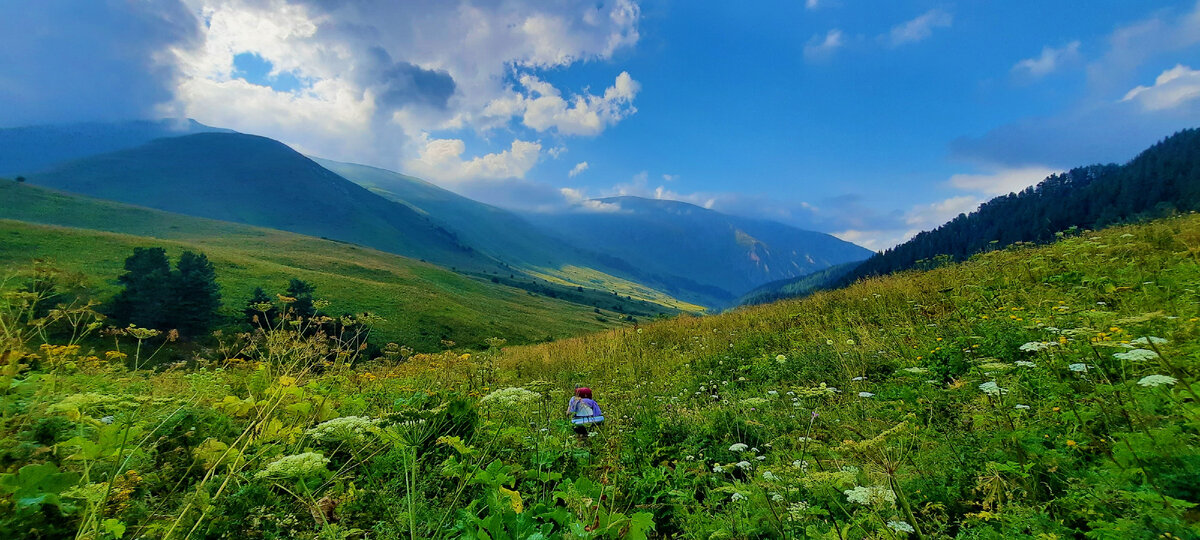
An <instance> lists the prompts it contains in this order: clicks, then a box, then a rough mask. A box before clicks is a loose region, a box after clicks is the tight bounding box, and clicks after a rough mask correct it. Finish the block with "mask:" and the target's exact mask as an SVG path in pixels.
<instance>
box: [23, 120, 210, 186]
mask: <svg viewBox="0 0 1200 540" xmlns="http://www.w3.org/2000/svg"><path fill="white" fill-rule="evenodd" d="M207 132H220V133H232V131H230V130H227V129H221V128H214V127H210V126H206V125H204V124H201V123H199V122H197V121H195V120H191V119H188V120H138V121H131V122H85V123H78V124H54V125H42V126H26V127H14V128H3V129H0V176H17V175H19V174H24V175H28V174H30V173H34V172H38V171H41V170H43V169H47V168H50V167H52V166H54V165H59V164H61V163H63V162H66V161H70V160H73V159H79V158H82V157H87V156H92V155H96V154H103V153H106V152H113V151H117V150H124V149H126V148H133V147H135V146H140V145H143V144H146V143H148V142H150V141H152V140H154V139H159V138H162V137H178V136H181V135H190V134H193V133H207Z"/></svg>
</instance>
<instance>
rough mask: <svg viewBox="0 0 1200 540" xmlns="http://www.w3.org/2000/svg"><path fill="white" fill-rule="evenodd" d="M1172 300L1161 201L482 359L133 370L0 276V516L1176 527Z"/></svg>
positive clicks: (202, 362)
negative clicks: (576, 418)
mask: <svg viewBox="0 0 1200 540" xmlns="http://www.w3.org/2000/svg"><path fill="white" fill-rule="evenodd" d="M5 227H6V228H7V229H6V232H5V233H4V234H6V235H11V233H10V232H7V231H8V230H12V229H17V231H18V232H19V233H21V234H34V232H36V230H37V229H36V228H34V227H29V226H21V227H24V228H19V227H17V226H15V225H12V224H7V223H6V224H5ZM26 230H33V231H34V232H28V233H26V232H25V231H26ZM89 234H90V233H89ZM15 237H16V238H20V235H16V236H15ZM8 239H9V236H5V241H6V242H8V241H9V240H8ZM87 242H88V241H87V240H86V239H81V240H80V243H79V244H78V245H77V246H76V247H77V248H78V247H80V246H83V245H86V244H87ZM62 249H63V250H69V249H71V246H70V245H67V244H64V247H63V248H62ZM231 249H232V248H231ZM209 253H210V257H213V258H214V260H218V261H225V262H224V263H223V264H226V265H227V266H226V267H225V268H229V267H230V266H228V265H229V264H231V263H232V262H233V261H232V260H231V259H222V258H220V256H219V253H221V252H220V251H218V250H209ZM214 255H218V256H214ZM239 264H241V263H239ZM330 264H332V263H330ZM356 279H362V278H356ZM314 281H315V280H314ZM327 285H328V287H329V288H333V287H334V286H333V285H332V284H327V283H326V282H318V290H319V291H323V292H330V293H331V294H330V295H331V297H337V295H336V294H335V293H333V292H332V291H328V290H327V289H324V288H323V287H326V286H327ZM347 287H348V288H349V285H348V286H347ZM1198 291H1200V216H1196V215H1187V216H1183V217H1178V218H1172V219H1166V220H1160V221H1156V222H1152V223H1148V224H1145V225H1137V226H1128V227H1118V228H1112V229H1107V230H1103V231H1099V232H1090V231H1085V232H1083V233H1082V234H1081V235H1079V236H1074V237H1068V238H1064V239H1062V240H1061V241H1059V242H1057V243H1055V244H1053V245H1051V246H1045V247H1033V246H1014V247H1011V248H1008V249H1005V250H1000V251H994V252H990V253H987V254H983V255H980V256H976V257H975V258H973V259H971V260H970V261H968V262H966V263H963V264H958V265H951V266H945V267H941V268H936V269H933V270H929V271H925V272H912V273H905V274H901V275H895V276H889V277H883V278H875V279H871V280H869V281H865V282H860V283H858V284H856V285H853V286H851V287H849V288H846V289H842V290H837V291H830V292H823V293H819V294H816V295H813V296H811V297H809V298H806V299H803V300H793V301H784V302H779V303H774V304H769V305H764V306H757V307H751V308H744V309H739V310H736V311H733V312H730V313H726V314H722V315H718V316H708V317H689V316H681V317H677V318H675V319H672V320H667V321H661V322H655V323H652V324H644V325H641V326H639V327H637V328H622V329H617V330H609V331H604V332H599V333H593V334H589V335H585V336H581V337H575V338H570V339H563V340H559V341H554V342H550V343H544V344H537V345H523V346H512V345H508V344H506V343H504V341H503V340H502V339H495V340H491V341H490V347H489V348H488V349H487V350H485V351H482V352H476V351H465V350H458V351H446V352H441V353H435V354H407V353H402V352H397V351H395V350H385V351H384V354H383V355H382V356H380V357H378V358H366V357H362V356H360V348H359V344H358V342H357V341H355V338H354V336H347V335H333V336H326V335H320V334H316V335H314V334H310V333H307V332H305V324H306V322H305V321H284V322H282V323H281V324H280V325H279V326H278V327H273V328H262V329H259V330H258V331H255V332H250V333H244V334H238V335H228V336H222V337H221V338H220V339H221V341H220V345H219V346H215V347H214V348H212V349H211V350H209V351H207V352H206V353H204V354H203V355H202V358H201V359H199V365H198V366H197V367H196V368H194V369H193V368H188V369H183V368H178V369H168V370H165V371H157V372H151V371H146V370H131V369H129V367H128V366H129V363H130V362H129V361H130V358H131V357H138V356H141V355H143V354H145V351H147V350H150V349H152V348H153V346H155V343H156V340H157V339H161V337H146V336H140V335H136V334H131V333H129V332H124V333H122V332H119V331H118V332H111V331H110V333H109V335H106V340H108V341H111V342H112V343H113V346H112V347H106V348H103V349H95V350H89V349H87V348H85V347H84V346H79V345H78V344H80V343H85V342H86V339H85V338H84V337H81V335H84V334H87V332H88V331H89V330H88V329H89V324H88V323H89V322H90V321H91V318H90V317H91V316H90V315H89V314H88V310H87V309H86V308H71V307H64V308H60V309H58V310H57V311H52V312H50V313H49V314H48V315H46V316H45V317H41V316H40V315H39V316H38V317H32V316H31V314H32V313H35V312H37V311H38V308H37V305H36V300H37V299H36V295H30V294H28V293H15V292H10V293H9V294H7V295H6V296H4V303H3V304H2V305H3V306H4V308H5V309H4V311H3V313H2V314H0V321H2V322H3V323H4V326H3V328H0V330H3V334H0V337H2V338H3V339H4V341H3V347H0V350H3V359H2V361H0V369H3V372H2V373H0V375H2V378H0V383H3V384H2V385H0V387H2V388H5V390H4V392H3V394H0V408H2V409H0V410H2V411H3V416H2V417H0V418H2V422H3V423H2V424H0V464H2V466H3V468H4V470H5V473H4V474H3V476H0V490H2V491H3V493H5V494H6V495H5V498H4V499H3V500H0V534H3V535H5V536H6V537H12V536H18V535H20V536H26V537H45V538H50V537H63V536H74V537H77V538H133V537H138V538H142V537H144V538H381V539H383V538H397V539H398V538H458V537H464V538H491V539H500V538H514V539H515V538H821V539H839V540H843V539H851V538H877V539H900V538H963V539H1001V538H1043V539H1053V538H1112V539H1116V538H1121V539H1126V538H1146V539H1150V538H1196V537H1198V536H1200V512H1198V511H1197V504H1200V488H1198V487H1197V486H1198V485H1200V484H1197V483H1196V478H1198V477H1200V433H1198V431H1197V430H1198V429H1200V396H1198V395H1197V394H1196V391H1197V390H1200V388H1197V385H1198V384H1200V378H1198V377H1197V370H1200V302H1198V300H1200V298H1198V296H1197V295H1198ZM74 329H82V330H74ZM90 331H91V332H93V333H94V332H100V331H101V330H100V329H98V328H91V330H90ZM495 335H496V336H497V337H498V338H504V337H507V336H506V334H504V333H503V332H502V331H497V332H496V333H495ZM47 342H48V343H47ZM577 384H583V385H587V386H590V387H591V388H592V389H593V391H594V392H595V398H596V400H597V401H598V402H599V404H600V406H601V407H602V409H603V412H604V415H605V417H606V421H605V422H604V423H603V424H602V425H601V426H600V427H598V428H595V429H592V430H591V431H590V432H589V433H588V435H587V436H584V437H578V436H576V435H575V434H574V433H573V432H572V430H571V426H570V425H569V424H568V423H567V422H566V421H565V419H564V416H563V411H564V410H565V409H566V404H567V398H568V396H569V395H570V393H571V391H572V388H573V387H574V385H577Z"/></svg>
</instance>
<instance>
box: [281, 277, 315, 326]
mask: <svg viewBox="0 0 1200 540" xmlns="http://www.w3.org/2000/svg"><path fill="white" fill-rule="evenodd" d="M316 290H317V288H316V287H314V286H313V285H312V284H311V283H308V282H307V281H302V280H299V279H296V278H292V280H291V281H290V282H288V288H287V295H288V296H290V297H292V298H295V299H296V301H295V302H293V303H292V306H291V309H292V312H293V313H295V314H296V315H297V316H299V317H304V318H309V317H312V316H314V315H316V314H317V308H316V307H314V306H313V292H314V291H316Z"/></svg>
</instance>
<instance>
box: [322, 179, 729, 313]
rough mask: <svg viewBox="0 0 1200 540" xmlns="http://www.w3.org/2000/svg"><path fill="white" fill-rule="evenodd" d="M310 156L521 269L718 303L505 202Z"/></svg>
mask: <svg viewBox="0 0 1200 540" xmlns="http://www.w3.org/2000/svg"><path fill="white" fill-rule="evenodd" d="M313 160H314V161H316V162H317V163H319V164H320V165H322V166H324V167H325V168H327V169H329V170H331V171H333V172H336V173H338V174H339V175H341V176H342V177H344V178H346V179H348V180H350V181H352V182H355V183H357V184H359V185H361V186H363V187H365V188H367V189H370V190H371V191H372V192H375V193H377V194H379V195H381V196H383V197H385V198H387V199H389V200H391V201H394V202H397V203H401V204H404V205H407V206H409V207H410V208H412V209H414V210H416V211H418V212H420V213H421V214H422V215H424V216H427V217H429V218H430V219H431V220H433V221H434V222H436V223H438V224H440V225H441V226H443V227H445V228H446V229H448V230H450V231H453V232H454V233H455V234H457V235H458V237H459V238H461V239H463V241H464V242H466V243H468V244H469V245H471V246H472V247H474V248H475V249H477V250H479V251H480V252H483V253H485V254H487V255H490V256H491V257H493V258H495V259H498V260H500V261H503V262H504V263H505V264H507V265H509V266H510V267H511V268H512V269H513V270H514V271H515V272H517V273H525V274H528V275H531V276H536V277H538V278H541V279H545V280H548V281H551V282H554V283H558V284H561V285H565V286H583V287H588V288H598V289H605V290H610V291H613V292H615V293H618V294H621V295H624V296H630V297H632V298H636V299H641V300H643V301H648V302H653V303H657V304H660V305H663V306H667V307H668V308H670V309H678V310H684V311H701V310H703V307H701V305H697V304H693V303H690V302H688V301H680V300H679V299H684V300H689V301H694V302H698V303H699V304H704V305H708V306H713V305H716V303H715V302H713V301H712V299H711V298H710V297H708V296H706V294H705V293H710V292H712V290H711V288H706V287H703V286H699V285H696V284H695V283H693V282H691V281H690V280H688V279H685V278H680V277H677V276H663V275H657V274H652V273H649V272H646V271H644V270H642V269H640V268H637V267H636V266H634V265H632V264H630V263H628V262H626V261H624V260H622V259H620V258H619V257H614V256H612V255H605V254H601V253H597V252H595V251H593V250H592V246H589V245H588V244H586V243H579V244H572V243H570V242H567V241H566V240H563V239H561V238H558V237H556V236H554V235H552V234H551V233H550V232H549V231H546V230H544V229H543V228H541V227H539V226H537V225H534V224H532V223H530V222H529V221H528V220H526V219H525V218H523V217H521V216H519V215H517V214H515V213H513V212H510V211H508V210H505V209H502V208H497V207H495V206H491V205H488V204H484V203H481V202H478V201H475V200H472V199H469V198H466V197H463V196H461V195H458V194H456V193H453V192H451V191H448V190H445V189H442V188H440V187H438V186H435V185H433V184H431V183H429V182H426V181H424V180H421V179H419V178H415V177H412V176H407V175H403V174H400V173H396V172H392V171H389V170H385V169H379V168H375V167H368V166H365V165H358V164H353V163H341V162H337V161H330V160H327V159H320V158H313ZM696 291H700V294H697V293H696ZM722 294H723V293H722Z"/></svg>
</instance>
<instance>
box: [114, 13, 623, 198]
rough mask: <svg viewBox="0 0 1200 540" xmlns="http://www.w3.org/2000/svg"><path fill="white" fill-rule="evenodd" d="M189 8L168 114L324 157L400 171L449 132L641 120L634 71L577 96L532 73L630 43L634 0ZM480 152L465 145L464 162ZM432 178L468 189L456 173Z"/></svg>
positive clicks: (587, 131)
mask: <svg viewBox="0 0 1200 540" xmlns="http://www.w3.org/2000/svg"><path fill="white" fill-rule="evenodd" d="M163 1H165V0H163ZM184 1H185V2H187V4H188V8H189V10H190V12H191V13H194V14H198V16H199V21H200V22H199V23H197V24H196V26H197V27H198V28H199V30H198V32H197V34H198V36H197V38H196V39H193V40H192V41H191V42H188V43H180V44H176V45H175V46H173V47H163V48H162V49H163V50H168V51H171V52H172V53H173V54H171V55H170V56H172V60H173V62H174V65H175V66H176V67H177V71H178V72H179V76H178V77H176V79H175V80H177V81H178V82H177V84H176V85H175V87H174V93H175V96H174V97H175V99H174V100H172V101H171V104H172V108H171V111H172V112H173V113H174V114H176V115H178V116H190V117H193V118H196V119H198V120H200V121H202V122H205V123H209V124H214V125H221V126H223V127H231V128H234V129H237V130H239V131H245V132H251V133H259V134H263V135H266V136H270V137H275V138H278V139H280V140H283V141H284V142H287V143H289V144H292V145H293V146H296V147H297V148H300V149H303V150H304V151H305V152H309V153H313V154H317V155H326V156H330V157H336V158H338V159H342V160H349V161H359V162H364V163H368V164H372V165H378V166H383V167H388V168H402V167H404V166H405V165H406V164H407V163H409V162H411V161H414V160H420V161H422V162H427V161H428V157H429V156H428V155H427V153H428V151H429V148H428V146H429V143H430V141H431V140H439V139H445V140H459V141H460V142H461V141H462V139H459V138H453V139H449V138H445V137H444V136H442V137H439V136H438V134H439V133H445V132H447V131H452V130H474V131H476V132H480V133H484V132H488V131H489V130H491V129H492V128H495V127H497V126H500V125H504V124H507V123H508V122H510V121H512V120H513V119H514V118H515V119H516V120H517V121H519V122H522V123H523V124H524V125H526V126H529V127H530V128H532V129H535V130H537V131H551V130H552V131H554V132H556V133H557V134H559V135H567V136H570V135H596V134H598V133H600V132H602V131H603V130H604V129H605V128H606V127H609V126H611V125H613V124H615V123H617V122H618V121H620V120H621V119H622V118H624V117H626V116H628V115H629V114H632V113H633V112H634V111H635V109H634V107H633V99H634V97H635V95H636V94H637V91H638V89H639V85H638V83H637V82H636V81H634V80H633V78H632V77H630V76H629V74H627V73H622V74H621V75H619V76H618V77H617V78H616V81H615V82H614V84H613V85H612V87H610V88H608V89H607V90H606V91H605V92H603V93H602V94H601V95H592V94H590V93H588V92H586V91H584V92H582V93H580V94H578V95H574V94H569V93H566V92H564V91H560V90H558V89H555V88H553V87H552V86H550V85H548V84H545V83H543V82H542V81H541V80H540V79H538V77H537V75H536V73H537V71H539V70H544V69H557V68H563V67H567V66H570V65H572V64H575V63H578V62H585V61H591V60H597V59H601V60H602V59H608V58H611V57H612V55H613V54H614V53H615V52H616V51H618V50H620V49H622V48H627V47H631V46H633V45H634V44H635V43H636V42H637V41H638V39H639V37H640V36H639V34H638V20H639V18H640V9H639V7H638V5H637V4H636V3H635V1H634V0H615V1H613V2H605V3H598V4H590V5H583V4H578V3H574V2H565V1H555V2H540V1H533V0H510V1H506V2H480V3H455V2H441V1H438V0H414V1H406V2H390V1H385V0H361V1H354V2H346V1H333V2H330V1H319V0H184ZM139 5H141V3H139ZM185 13H186V11H185ZM192 19H193V23H196V17H194V16H193V17H192ZM119 38H124V36H109V39H108V41H109V42H117V41H118V39H119ZM245 54H253V55H256V56H257V57H258V58H261V59H262V61H263V62H265V63H267V64H268V65H269V66H270V73H269V77H271V78H277V77H280V76H288V77H289V80H295V81H298V83H299V87H298V88H273V87H272V85H270V84H265V83H263V82H262V81H256V80H246V78H245V77H244V76H243V75H242V74H241V73H239V71H238V70H237V69H236V68H235V65H234V64H235V58H237V57H239V55H245ZM514 79H516V81H518V82H519V86H518V88H519V89H520V91H519V92H518V91H517V90H515V89H514V88H513V83H512V81H513V80H514ZM514 96H515V97H517V98H519V99H514ZM506 100H507V101H511V102H512V103H510V104H509V105H510V107H509V108H507V109H506V108H505V107H504V106H503V105H504V104H505V102H506ZM492 136H494V135H492ZM463 144H464V146H466V143H463ZM563 151H565V147H562V146H559V147H555V148H554V149H552V151H548V153H550V154H551V155H552V157H557V156H558V155H560V154H561V153H562V152H563ZM474 154H477V151H473V150H472V149H470V148H464V151H463V153H462V156H459V157H458V159H459V160H460V161H462V162H464V163H470V162H472V161H473V159H469V158H467V157H465V156H470V155H474ZM479 157H480V159H481V160H482V161H481V163H485V162H486V163H490V162H492V161H494V160H492V159H488V156H487V155H483V156H479ZM509 159H511V158H509ZM467 169H470V167H468V168H467ZM501 169H502V170H519V169H520V168H519V167H517V168H515V169H509V168H505V167H501ZM426 170H432V171H434V172H442V171H449V172H450V173H451V174H450V176H447V177H446V178H441V177H436V176H435V177H431V178H430V179H431V180H434V181H443V180H446V181H459V178H458V177H457V176H455V175H456V174H457V171H459V170H460V169H459V168H457V167H452V166H451V167H445V168H443V167H440V166H439V167H433V168H427V169H426ZM487 170H490V169H487ZM493 173H494V171H493ZM494 174H498V173H494Z"/></svg>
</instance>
